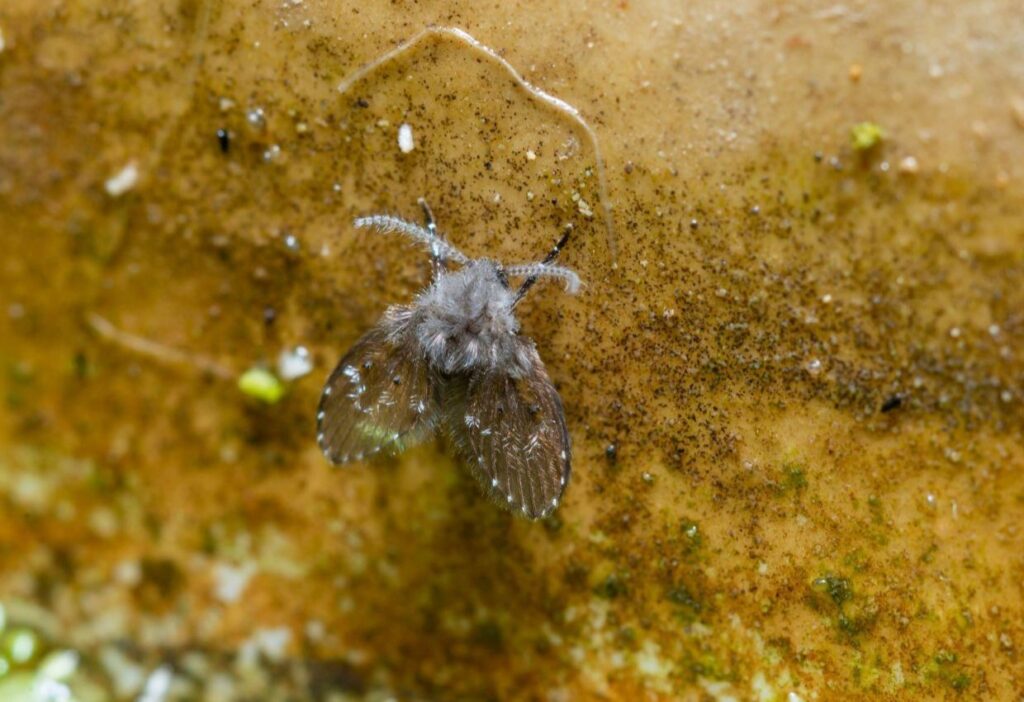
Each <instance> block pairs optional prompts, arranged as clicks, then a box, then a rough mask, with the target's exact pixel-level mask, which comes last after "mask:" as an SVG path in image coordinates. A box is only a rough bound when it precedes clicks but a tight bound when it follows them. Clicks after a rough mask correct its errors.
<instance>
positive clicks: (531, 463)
mask: <svg viewBox="0 0 1024 702" xmlns="http://www.w3.org/2000/svg"><path fill="white" fill-rule="evenodd" d="M523 343H525V344H529V345H530V348H529V349H528V352H529V353H530V355H531V356H532V358H531V368H530V372H529V373H528V374H527V375H526V376H525V377H522V378H513V377H511V376H509V375H508V374H506V373H501V372H498V371H481V372H478V373H473V374H471V375H467V376H457V377H454V378H449V379H448V380H446V382H445V384H444V386H443V403H442V404H443V412H444V420H445V425H446V427H447V430H448V433H449V434H450V435H451V437H452V439H453V440H454V442H455V443H456V445H457V446H458V447H459V450H460V451H461V452H462V453H463V455H464V456H465V458H466V462H467V463H468V465H469V469H470V471H471V472H472V473H473V475H474V476H476V478H477V480H479V481H480V484H481V485H482V486H483V488H484V490H485V491H486V492H487V493H488V494H489V495H490V496H491V497H492V498H493V499H494V500H495V501H497V502H498V503H500V504H502V505H504V506H505V507H507V508H508V509H510V510H513V511H520V512H522V513H523V514H524V515H526V516H527V517H529V518H530V519H538V518H540V517H544V516H547V515H548V514H549V513H550V512H551V511H552V510H553V509H554V508H555V507H557V506H558V502H559V500H560V499H561V497H562V493H563V492H564V491H565V487H566V485H567V484H568V482H569V472H570V461H571V456H570V452H571V450H570V445H569V432H568V430H567V429H566V426H565V413H564V411H563V409H562V400H561V399H560V398H559V396H558V391H557V390H556V389H555V386H554V385H552V384H551V379H550V378H549V377H548V374H547V371H546V370H544V363H543V362H542V361H541V360H540V356H539V355H537V351H536V349H534V348H533V345H532V343H530V342H528V341H524V342H523Z"/></svg>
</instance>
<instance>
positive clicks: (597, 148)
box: [338, 26, 617, 265]
mask: <svg viewBox="0 0 1024 702" xmlns="http://www.w3.org/2000/svg"><path fill="white" fill-rule="evenodd" d="M430 36H439V37H454V38H455V39H458V40H459V41H461V42H463V43H464V44H466V45H467V46H469V47H471V48H473V49H476V50H477V51H479V52H481V53H482V54H484V55H486V56H487V57H488V58H490V59H491V60H492V61H495V62H496V63H497V64H498V65H500V66H501V67H502V68H504V69H505V70H506V72H508V74H509V75H510V76H511V77H512V80H514V81H515V83H516V84H517V85H518V86H519V87H520V88H522V89H523V90H525V91H526V92H528V93H530V94H531V95H533V96H534V97H535V98H537V99H538V100H540V101H541V102H543V103H545V104H546V105H548V106H549V107H551V108H554V109H555V110H558V111H559V112H561V113H562V114H564V115H568V117H569V118H570V119H571V120H572V121H573V122H575V123H576V126H578V127H579V128H580V129H582V130H583V131H584V133H586V135H587V138H588V139H589V140H590V146H591V148H592V149H593V150H594V161H595V163H596V168H597V186H598V195H599V197H600V200H601V210H602V211H603V213H604V225H605V230H606V233H607V237H608V242H607V243H608V250H609V252H610V253H611V259H612V264H613V265H614V264H615V262H616V256H617V252H616V245H615V225H614V223H613V221H612V207H611V203H610V201H609V199H608V178H607V176H606V175H605V167H604V156H603V155H602V154H601V145H600V143H599V142H598V140H597V133H596V132H595V131H594V129H593V128H592V127H591V126H590V124H589V123H588V122H587V120H585V119H584V118H583V115H582V114H580V111H579V110H577V109H576V108H575V107H573V106H572V105H570V104H569V103H567V102H566V101H565V100H562V99H561V98H557V97H555V96H554V95H552V94H551V93H548V92H545V91H544V90H541V89H540V88H538V87H537V86H535V85H533V84H532V83H530V82H529V81H528V80H526V79H525V78H523V76H522V75H521V74H520V73H519V71H517V70H516V68H515V66H513V65H512V64H511V63H509V61H508V60H507V59H505V58H504V57H502V56H501V55H500V54H499V53H498V52H497V51H495V50H494V49H492V48H491V47H489V46H487V45H486V44H483V43H481V42H480V41H478V40H477V39H476V38H475V37H473V36H472V35H471V34H469V33H468V32H466V31H465V30H462V29H459V28H458V27H434V26H431V27H427V28H426V29H423V30H421V31H419V32H417V33H416V34H414V35H413V36H412V37H410V38H409V39H406V40H405V41H403V42H401V43H400V44H398V45H397V46H395V47H394V48H393V49H389V50H388V51H385V52H384V53H383V54H381V55H380V56H378V57H377V58H375V59H374V60H373V61H370V62H369V63H367V64H365V65H364V66H362V67H360V68H358V69H356V70H355V71H353V72H352V73H350V74H349V75H348V76H346V77H345V78H343V79H342V81H341V82H340V83H338V92H339V93H342V94H344V93H347V92H348V91H349V90H350V89H351V88H352V86H353V85H354V84H356V83H357V82H359V81H360V80H362V79H363V78H365V77H366V76H368V75H369V74H370V73H372V72H373V71H375V70H377V69H378V68H380V67H381V66H382V65H384V64H385V63H387V62H389V61H392V60H394V59H396V58H398V57H399V56H401V55H402V54H404V53H405V52H406V51H408V50H410V49H412V48H413V47H414V46H416V45H417V44H419V43H420V42H421V41H423V39H425V38H426V37H430Z"/></svg>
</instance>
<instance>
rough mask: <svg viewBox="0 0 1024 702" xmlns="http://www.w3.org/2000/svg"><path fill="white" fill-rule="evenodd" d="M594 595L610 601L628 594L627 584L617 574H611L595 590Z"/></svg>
mask: <svg viewBox="0 0 1024 702" xmlns="http://www.w3.org/2000/svg"><path fill="white" fill-rule="evenodd" d="M594 593H595V594H597V595H598V596H600V597H604V598H605V599H608V600H613V599H615V598H616V597H619V596H620V595H625V594H626V583H625V582H624V581H623V579H622V578H620V577H619V576H618V575H616V574H615V573H612V574H610V575H609V576H608V577H606V578H605V579H604V580H602V581H601V582H600V583H598V585H597V587H596V588H594Z"/></svg>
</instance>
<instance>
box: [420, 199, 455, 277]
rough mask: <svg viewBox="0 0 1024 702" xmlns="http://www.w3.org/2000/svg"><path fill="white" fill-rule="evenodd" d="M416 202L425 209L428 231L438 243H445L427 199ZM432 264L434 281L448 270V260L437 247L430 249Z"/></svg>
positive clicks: (424, 215) (424, 216) (424, 214)
mask: <svg viewBox="0 0 1024 702" xmlns="http://www.w3.org/2000/svg"><path fill="white" fill-rule="evenodd" d="M416 202H418V203H419V205H420V207H422V208H423V218H424V220H425V221H426V224H427V231H428V232H430V234H431V235H432V236H433V237H434V238H435V239H437V240H438V241H444V235H443V234H442V233H441V232H439V231H437V222H436V220H434V211H433V210H431V209H430V205H428V204H427V201H426V199H425V198H422V197H421V198H419V199H418V200H417V201H416ZM430 262H431V263H432V264H434V280H437V279H438V278H440V277H441V275H442V274H443V273H445V272H446V271H447V270H448V259H446V258H445V257H444V251H442V250H441V249H440V247H437V246H431V247H430Z"/></svg>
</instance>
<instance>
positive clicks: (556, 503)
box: [551, 497, 558, 507]
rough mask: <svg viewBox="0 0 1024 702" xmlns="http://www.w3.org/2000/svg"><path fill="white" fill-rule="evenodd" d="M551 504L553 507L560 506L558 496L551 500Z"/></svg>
mask: <svg viewBox="0 0 1024 702" xmlns="http://www.w3.org/2000/svg"><path fill="white" fill-rule="evenodd" d="M551 506H552V507H557V506H558V498H557V497H556V498H555V499H553V500H551Z"/></svg>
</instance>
